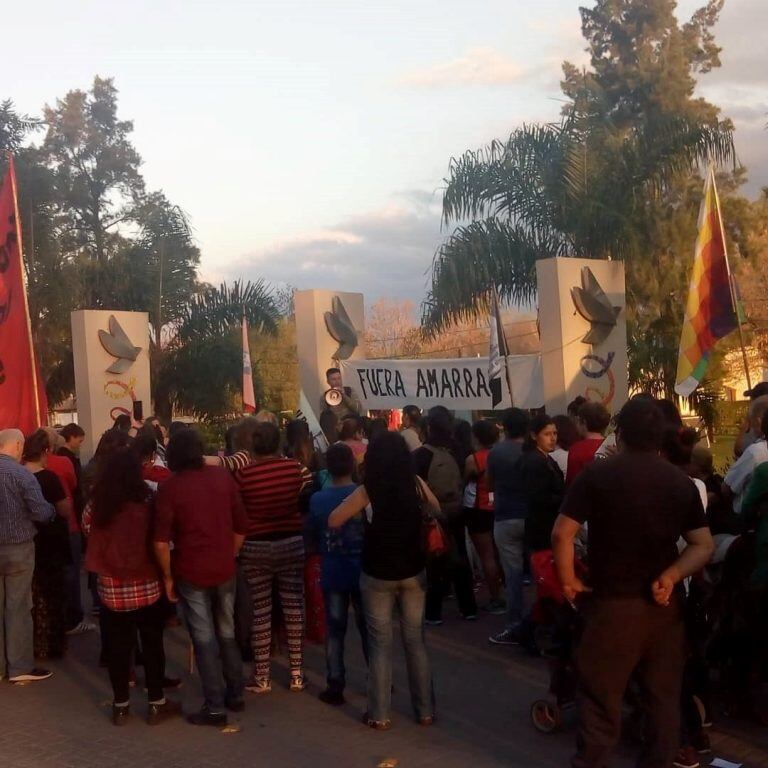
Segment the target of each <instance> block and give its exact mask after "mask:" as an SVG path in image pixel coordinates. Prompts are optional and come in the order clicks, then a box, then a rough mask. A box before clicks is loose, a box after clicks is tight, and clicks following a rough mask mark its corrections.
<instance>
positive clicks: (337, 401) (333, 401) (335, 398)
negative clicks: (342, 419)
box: [323, 387, 343, 408]
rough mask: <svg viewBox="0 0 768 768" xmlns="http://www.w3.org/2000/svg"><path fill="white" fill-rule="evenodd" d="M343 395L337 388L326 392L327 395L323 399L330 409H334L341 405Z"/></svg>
mask: <svg viewBox="0 0 768 768" xmlns="http://www.w3.org/2000/svg"><path fill="white" fill-rule="evenodd" d="M342 398H343V395H342V392H341V390H340V389H336V388H335V387H334V388H333V389H329V390H327V391H326V393H325V394H324V395H323V399H324V400H325V404H326V405H327V406H328V407H329V408H334V407H336V406H337V405H341V401H342Z"/></svg>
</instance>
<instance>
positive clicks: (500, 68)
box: [395, 46, 525, 88]
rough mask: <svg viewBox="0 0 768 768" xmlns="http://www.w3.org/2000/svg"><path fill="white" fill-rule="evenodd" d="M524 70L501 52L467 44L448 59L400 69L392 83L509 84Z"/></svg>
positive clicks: (437, 85) (432, 85) (412, 85)
mask: <svg viewBox="0 0 768 768" xmlns="http://www.w3.org/2000/svg"><path fill="white" fill-rule="evenodd" d="M524 74H525V70H524V69H523V67H521V66H520V65H519V64H517V63H516V62H514V61H512V59H510V58H508V57H507V56H505V55H504V54H503V53H500V52H499V51H497V50H495V49H494V48H490V47H487V46H481V47H476V48H470V49H469V50H468V51H467V52H466V53H465V54H464V55H463V56H460V57H459V58H457V59H452V60H451V61H445V62H441V63H437V64H432V65H430V66H427V67H420V68H417V69H413V70H410V71H409V72H404V73H403V74H402V75H400V77H398V78H397V80H396V81H395V85H397V86H400V87H405V88H446V87H451V86H457V85H509V84H511V83H515V82H518V81H519V80H520V78H521V77H522V76H523V75H524Z"/></svg>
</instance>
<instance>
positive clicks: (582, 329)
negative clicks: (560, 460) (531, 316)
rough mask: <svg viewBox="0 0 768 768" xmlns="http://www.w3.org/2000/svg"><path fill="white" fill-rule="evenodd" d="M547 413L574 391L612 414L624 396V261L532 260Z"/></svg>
mask: <svg viewBox="0 0 768 768" xmlns="http://www.w3.org/2000/svg"><path fill="white" fill-rule="evenodd" d="M536 275H537V278H538V294H539V330H540V334H541V362H542V372H543V380H544V401H545V403H546V409H547V413H549V414H551V415H554V414H558V413H565V411H566V407H567V405H568V403H569V402H571V400H573V399H574V398H575V397H577V396H578V395H581V396H582V397H586V398H587V399H588V400H594V401H598V402H601V403H603V404H604V405H605V407H606V408H608V410H609V411H610V412H611V413H616V412H617V411H618V410H619V409H620V408H621V406H622V405H623V404H624V403H625V402H626V400H627V396H628V379H627V375H628V360H627V321H626V296H625V286H624V265H623V264H622V263H621V262H619V261H605V260H602V259H573V258H551V259H541V260H540V261H537V262H536Z"/></svg>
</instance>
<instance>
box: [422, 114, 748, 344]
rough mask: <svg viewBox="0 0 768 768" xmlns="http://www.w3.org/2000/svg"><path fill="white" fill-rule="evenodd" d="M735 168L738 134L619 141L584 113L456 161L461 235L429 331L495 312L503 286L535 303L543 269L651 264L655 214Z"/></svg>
mask: <svg viewBox="0 0 768 768" xmlns="http://www.w3.org/2000/svg"><path fill="white" fill-rule="evenodd" d="M731 157H733V138H732V135H731V131H730V129H729V128H728V127H727V126H712V125H705V124H698V123H694V122H691V121H688V120H685V119H679V118H674V119H670V118H664V119H656V120H648V121H646V122H645V123H644V124H643V125H642V127H632V128H628V129H624V130H622V131H621V132H619V131H617V130H616V129H615V128H614V127H613V126H612V125H611V124H610V122H609V121H608V120H607V119H606V120H602V119H601V118H599V117H597V116H595V115H591V116H589V118H587V117H582V116H578V115H575V114H573V113H572V114H570V115H567V116H565V117H564V118H563V119H562V121H561V122H559V123H556V124H547V125H529V126H523V127H522V128H520V129H518V130H516V131H514V132H513V133H512V135H511V136H510V137H509V139H508V140H507V141H505V142H501V141H494V142H492V143H491V144H490V145H489V146H488V147H486V148H484V149H481V150H479V151H475V152H471V151H470V152H466V153H465V154H464V155H462V156H461V157H459V158H455V159H453V160H452V161H451V164H450V171H449V176H448V178H447V179H446V180H445V181H446V187H445V191H444V195H443V222H444V224H445V225H453V226H454V230H453V233H452V234H451V235H450V236H449V237H448V238H447V240H446V241H445V242H444V243H443V244H442V245H441V246H440V247H439V249H438V251H437V253H436V254H435V258H434V260H433V264H432V285H431V289H430V291H429V293H428V296H427V298H426V300H425V302H424V304H423V306H422V323H423V326H424V328H425V330H426V331H427V332H431V333H435V332H438V331H440V330H442V329H444V328H445V327H446V326H448V325H450V324H451V323H453V322H456V321H462V320H468V319H471V318H474V317H476V316H477V315H478V314H479V313H481V312H484V311H486V310H487V297H488V295H489V289H491V288H494V287H495V288H496V289H497V290H498V291H499V294H500V296H501V297H502V298H503V299H505V300H508V301H513V302H518V303H521V302H527V301H530V300H531V299H533V298H534V296H535V293H536V271H535V263H536V261H537V260H538V259H543V258H549V257H551V256H577V257H582V258H598V259H626V260H630V261H631V260H633V259H642V258H643V257H644V255H645V253H646V252H647V248H646V250H644V244H645V245H646V246H647V241H646V235H647V233H648V232H649V231H650V227H651V224H652V221H651V218H652V210H653V206H652V205H651V204H650V203H652V202H653V201H656V200H658V199H660V198H661V197H662V195H663V194H664V193H665V192H666V190H668V189H669V188H670V187H671V185H672V184H673V183H675V181H676V180H677V179H679V178H680V175H681V174H685V173H690V171H691V169H692V168H694V167H695V165H696V164H697V163H698V162H702V161H705V160H707V159H709V160H713V161H716V162H724V161H725V160H727V159H729V158H731ZM630 300H631V297H630Z"/></svg>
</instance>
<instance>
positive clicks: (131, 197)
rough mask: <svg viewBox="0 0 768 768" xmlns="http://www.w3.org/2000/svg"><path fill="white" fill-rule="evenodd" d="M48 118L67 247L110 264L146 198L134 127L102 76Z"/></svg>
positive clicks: (49, 110) (48, 110) (49, 152)
mask: <svg viewBox="0 0 768 768" xmlns="http://www.w3.org/2000/svg"><path fill="white" fill-rule="evenodd" d="M43 114H44V117H45V123H46V125H47V127H48V132H47V135H46V137H45V141H44V143H43V150H44V151H45V153H46V157H47V161H48V163H49V165H50V167H51V168H52V170H53V173H54V178H55V184H56V188H57V191H58V194H59V197H60V200H61V203H62V208H61V215H62V217H63V218H64V219H65V222H66V228H65V229H63V233H65V234H66V235H67V240H66V247H67V248H68V250H70V251H79V250H83V251H84V252H85V253H86V254H87V255H88V257H89V258H91V259H93V260H94V261H96V262H99V263H101V262H104V261H106V260H108V259H109V258H110V257H111V256H113V255H114V253H115V251H116V249H118V248H119V247H120V245H121V244H122V237H121V236H120V230H119V225H120V224H122V223H124V222H129V221H132V220H133V218H134V216H135V210H136V208H137V206H138V205H139V204H140V202H141V200H142V198H143V196H144V180H143V178H142V176H141V174H140V172H139V166H140V165H141V157H140V156H139V153H138V152H137V151H136V149H135V148H134V146H133V144H132V143H131V141H130V134H131V132H132V131H133V123H132V122H131V121H130V120H120V119H118V117H117V89H116V88H115V86H114V83H113V81H112V80H111V79H109V78H101V77H96V78H94V81H93V86H92V87H91V90H90V91H88V92H86V91H81V90H74V91H70V92H69V93H67V95H66V96H65V97H64V98H63V99H58V100H57V101H56V106H55V107H50V106H46V107H45V109H44V112H43ZM91 298H94V299H97V298H98V297H97V296H96V294H95V293H92V296H91Z"/></svg>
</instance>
